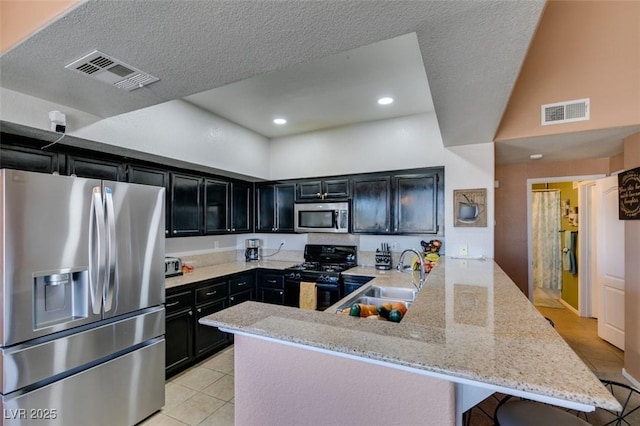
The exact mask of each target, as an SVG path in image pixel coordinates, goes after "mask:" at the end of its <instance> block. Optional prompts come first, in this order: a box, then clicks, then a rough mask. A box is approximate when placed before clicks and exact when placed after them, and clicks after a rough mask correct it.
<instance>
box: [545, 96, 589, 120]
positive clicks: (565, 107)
mask: <svg viewBox="0 0 640 426" xmlns="http://www.w3.org/2000/svg"><path fill="white" fill-rule="evenodd" d="M541 113H542V125H543V126H546V125H549V124H559V123H571V122H574V121H585V120H589V98H586V99H576V100H574V101H565V102H557V103H554V104H546V105H542V108H541Z"/></svg>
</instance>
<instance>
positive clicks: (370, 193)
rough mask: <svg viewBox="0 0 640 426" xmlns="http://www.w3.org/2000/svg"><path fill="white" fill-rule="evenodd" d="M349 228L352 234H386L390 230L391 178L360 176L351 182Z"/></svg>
mask: <svg viewBox="0 0 640 426" xmlns="http://www.w3.org/2000/svg"><path fill="white" fill-rule="evenodd" d="M352 191H353V199H352V209H351V228H352V232H354V233H363V234H387V233H389V232H390V228H391V210H390V206H391V203H390V201H391V178H390V177H389V176H360V177H356V178H354V179H353V182H352Z"/></svg>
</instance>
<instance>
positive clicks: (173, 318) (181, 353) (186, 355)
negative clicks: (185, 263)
mask: <svg viewBox="0 0 640 426" xmlns="http://www.w3.org/2000/svg"><path fill="white" fill-rule="evenodd" d="M192 303H193V297H192V292H191V291H181V292H179V293H175V294H172V295H170V296H169V295H168V296H167V298H166V303H165V308H166V311H167V312H166V323H165V340H166V359H165V372H166V375H167V377H169V376H171V375H173V374H175V373H177V372H178V371H181V370H183V369H185V368H186V367H188V366H189V365H191V362H192V361H193V317H194V315H193V306H192Z"/></svg>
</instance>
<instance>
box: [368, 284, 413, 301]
mask: <svg viewBox="0 0 640 426" xmlns="http://www.w3.org/2000/svg"><path fill="white" fill-rule="evenodd" d="M362 295H363V296H369V297H374V298H380V299H395V300H406V301H409V302H413V301H414V300H415V299H416V296H417V295H418V290H416V289H415V288H405V287H380V286H376V285H374V286H371V287H369V288H368V289H367V290H366V291H365V292H364V293H363V294H362Z"/></svg>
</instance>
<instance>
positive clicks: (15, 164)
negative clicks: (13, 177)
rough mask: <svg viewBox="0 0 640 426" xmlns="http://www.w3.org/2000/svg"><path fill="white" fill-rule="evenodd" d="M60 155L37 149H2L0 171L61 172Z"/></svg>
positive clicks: (0, 152) (4, 147)
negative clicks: (59, 167) (59, 165)
mask: <svg viewBox="0 0 640 426" xmlns="http://www.w3.org/2000/svg"><path fill="white" fill-rule="evenodd" d="M58 158H59V157H58V154H56V153H54V152H47V151H41V150H39V149H38V150H36V149H29V148H22V147H11V146H2V147H0V169H15V170H25V171H28V172H39V173H53V172H59V171H60V170H59V169H58Z"/></svg>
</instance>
